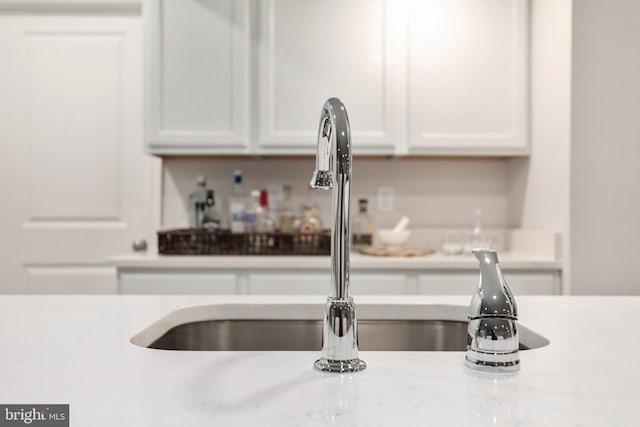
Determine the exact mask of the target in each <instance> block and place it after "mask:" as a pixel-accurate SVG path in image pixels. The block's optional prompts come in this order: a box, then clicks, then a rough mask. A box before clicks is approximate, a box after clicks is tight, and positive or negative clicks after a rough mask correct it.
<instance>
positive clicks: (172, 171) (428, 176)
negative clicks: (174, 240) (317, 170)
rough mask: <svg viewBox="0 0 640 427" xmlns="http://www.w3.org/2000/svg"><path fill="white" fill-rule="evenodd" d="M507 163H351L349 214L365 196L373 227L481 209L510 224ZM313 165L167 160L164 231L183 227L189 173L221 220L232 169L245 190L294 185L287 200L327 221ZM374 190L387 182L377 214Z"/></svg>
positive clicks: (463, 220)
mask: <svg viewBox="0 0 640 427" xmlns="http://www.w3.org/2000/svg"><path fill="white" fill-rule="evenodd" d="M508 165H509V161H508V160H501V159H367V158H356V159H354V163H353V181H352V182H353V184H352V192H351V195H352V212H355V209H356V203H357V199H358V198H359V197H366V198H368V199H369V201H370V202H369V206H370V212H371V214H372V215H373V216H374V218H375V220H376V226H377V227H383V228H384V227H390V226H392V225H393V224H395V222H396V221H397V220H398V219H399V218H400V216H402V215H407V216H409V217H410V218H411V226H412V227H414V228H439V229H441V228H466V227H471V226H472V225H473V222H474V211H475V208H476V207H481V208H482V209H483V214H484V225H485V226H486V227H488V228H508V227H513V226H514V224H510V223H509V218H510V213H509V212H508V210H509V203H508V198H509V168H508ZM314 167H315V159H314V158H312V157H308V158H306V157H303V158H291V159H283V158H279V159H269V158H263V159H243V158H239V159H236V158H229V159H219V158H216V159H207V158H202V159H199V158H198V159H196V158H186V159H183V158H167V159H165V161H164V171H163V181H164V184H163V204H162V226H163V228H175V227H183V226H185V225H186V224H187V210H186V204H185V201H186V198H187V196H188V195H189V193H190V192H191V191H193V189H194V188H195V178H196V176H197V175H198V174H203V175H205V176H206V178H207V186H208V187H209V188H212V189H213V190H214V191H215V198H216V206H217V208H218V209H219V210H220V212H221V213H222V215H223V225H226V224H227V221H228V218H227V210H228V209H227V200H228V198H229V195H230V192H231V184H232V177H233V171H234V170H235V169H241V170H242V171H243V173H244V187H245V191H249V190H251V189H254V188H266V186H267V185H268V184H288V185H291V186H292V190H293V191H292V193H293V194H292V201H293V203H294V205H295V206H298V205H301V204H302V203H303V202H304V201H305V200H306V199H307V197H312V198H313V200H314V202H315V203H317V204H318V206H319V209H320V214H321V217H322V219H323V221H324V223H325V224H326V226H328V225H329V224H330V210H331V192H328V191H321V190H315V191H312V192H311V195H308V192H309V190H307V183H308V182H309V180H310V178H311V174H312V172H313V169H314ZM379 187H392V188H393V190H394V209H393V211H391V212H380V211H379V210H378V206H377V194H378V188H379Z"/></svg>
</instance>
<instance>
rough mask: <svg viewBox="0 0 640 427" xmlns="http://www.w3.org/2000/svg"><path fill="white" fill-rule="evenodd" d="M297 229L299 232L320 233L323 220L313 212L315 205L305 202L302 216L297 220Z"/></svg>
mask: <svg viewBox="0 0 640 427" xmlns="http://www.w3.org/2000/svg"><path fill="white" fill-rule="evenodd" d="M295 229H296V231H298V232H299V233H319V232H320V231H322V222H321V221H320V218H318V217H317V215H315V214H314V212H313V205H310V204H307V203H305V204H304V206H303V207H302V217H301V218H299V219H298V220H297V221H296V222H295Z"/></svg>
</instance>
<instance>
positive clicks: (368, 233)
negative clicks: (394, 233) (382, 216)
mask: <svg viewBox="0 0 640 427" xmlns="http://www.w3.org/2000/svg"><path fill="white" fill-rule="evenodd" d="M368 206H369V201H368V200H367V199H358V213H357V214H356V215H355V216H354V217H353V229H352V231H351V245H352V248H353V249H360V248H363V247H367V246H371V245H372V243H373V218H371V216H370V215H369V213H368V212H367V209H368Z"/></svg>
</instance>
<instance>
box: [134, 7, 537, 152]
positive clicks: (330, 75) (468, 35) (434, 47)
mask: <svg viewBox="0 0 640 427" xmlns="http://www.w3.org/2000/svg"><path fill="white" fill-rule="evenodd" d="M528 9H529V5H528V0H483V1H478V0H348V1H345V0H323V1H320V0H182V1H170V0H146V3H145V8H144V15H145V25H146V33H145V37H146V43H145V48H146V55H145V56H146V57H145V64H146V79H145V83H146V96H145V114H146V141H147V147H148V148H149V151H150V152H152V153H155V154H187V155H188V154H258V155H262V154H264V155H269V154H274V155H288V154H310V155H311V154H313V153H315V145H316V138H317V127H318V120H319V116H320V109H321V108H322V105H323V103H324V101H325V100H326V99H328V98H330V97H334V96H335V97H338V98H340V99H342V101H343V102H344V103H345V105H346V106H347V109H348V113H349V119H350V122H351V134H352V140H353V152H354V153H355V154H361V155H362V154H365V155H367V154H368V155H376V154H382V155H389V154H392V155H491V156H493V155H504V156H512V155H527V154H528V152H529V147H528V102H529V99H528V72H527V70H528V56H529V54H528V31H529V30H528V19H529V18H528Z"/></svg>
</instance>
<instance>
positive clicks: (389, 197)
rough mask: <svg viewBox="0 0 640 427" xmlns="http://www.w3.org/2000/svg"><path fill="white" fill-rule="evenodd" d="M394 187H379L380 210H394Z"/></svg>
mask: <svg viewBox="0 0 640 427" xmlns="http://www.w3.org/2000/svg"><path fill="white" fill-rule="evenodd" d="M393 199H394V192H393V187H378V212H393V202H394V200H393Z"/></svg>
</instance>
